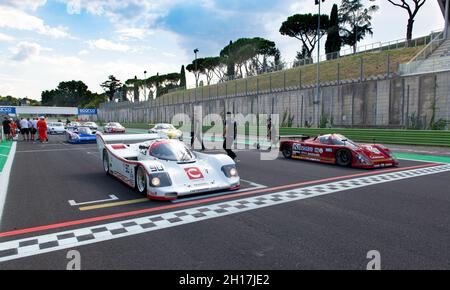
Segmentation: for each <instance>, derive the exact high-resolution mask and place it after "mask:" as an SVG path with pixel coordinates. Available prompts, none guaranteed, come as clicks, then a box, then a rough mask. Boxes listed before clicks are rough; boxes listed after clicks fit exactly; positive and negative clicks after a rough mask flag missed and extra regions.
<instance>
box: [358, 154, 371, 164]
mask: <svg viewBox="0 0 450 290" xmlns="http://www.w3.org/2000/svg"><path fill="white" fill-rule="evenodd" d="M356 157H357V158H358V161H359V162H361V163H362V164H371V163H372V161H370V159H369V158H368V157H367V156H366V155H364V154H361V153H358V155H356Z"/></svg>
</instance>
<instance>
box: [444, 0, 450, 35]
mask: <svg viewBox="0 0 450 290" xmlns="http://www.w3.org/2000/svg"><path fill="white" fill-rule="evenodd" d="M449 2H450V0H445V28H444V37H445V38H446V39H447V38H448V13H449Z"/></svg>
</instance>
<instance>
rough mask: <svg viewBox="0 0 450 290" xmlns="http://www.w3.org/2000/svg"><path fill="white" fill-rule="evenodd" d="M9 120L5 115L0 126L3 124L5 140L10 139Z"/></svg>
mask: <svg viewBox="0 0 450 290" xmlns="http://www.w3.org/2000/svg"><path fill="white" fill-rule="evenodd" d="M10 124H11V121H10V120H9V118H8V117H5V118H4V119H3V122H2V126H3V134H5V139H6V140H11V126H10Z"/></svg>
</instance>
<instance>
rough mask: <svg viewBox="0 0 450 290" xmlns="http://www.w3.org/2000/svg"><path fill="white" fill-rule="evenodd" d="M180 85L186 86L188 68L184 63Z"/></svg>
mask: <svg viewBox="0 0 450 290" xmlns="http://www.w3.org/2000/svg"><path fill="white" fill-rule="evenodd" d="M180 87H182V88H186V70H185V68H184V65H182V66H181V72H180Z"/></svg>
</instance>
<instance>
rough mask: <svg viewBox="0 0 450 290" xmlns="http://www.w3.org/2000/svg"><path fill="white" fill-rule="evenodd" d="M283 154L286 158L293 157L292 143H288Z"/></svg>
mask: <svg viewBox="0 0 450 290" xmlns="http://www.w3.org/2000/svg"><path fill="white" fill-rule="evenodd" d="M283 156H284V158H288V159H289V158H291V157H292V147H291V145H286V146H284V148H283Z"/></svg>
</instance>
